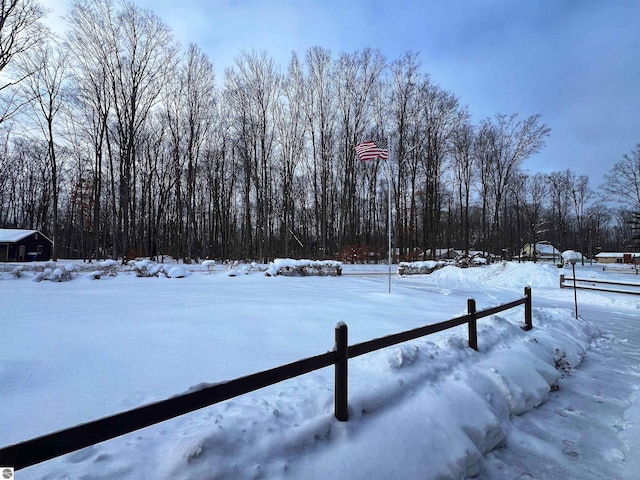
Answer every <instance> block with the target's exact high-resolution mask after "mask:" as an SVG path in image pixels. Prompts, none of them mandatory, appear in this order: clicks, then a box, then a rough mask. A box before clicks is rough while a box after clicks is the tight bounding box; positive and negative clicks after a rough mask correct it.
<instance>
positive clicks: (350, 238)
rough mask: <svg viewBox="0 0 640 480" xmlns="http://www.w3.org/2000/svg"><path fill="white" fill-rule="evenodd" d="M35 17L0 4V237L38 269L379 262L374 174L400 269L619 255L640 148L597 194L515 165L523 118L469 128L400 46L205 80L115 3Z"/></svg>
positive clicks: (541, 138)
mask: <svg viewBox="0 0 640 480" xmlns="http://www.w3.org/2000/svg"><path fill="white" fill-rule="evenodd" d="M45 14H46V12H45V11H44V10H43V9H42V7H41V6H40V5H39V4H38V3H37V2H35V1H33V0H6V1H2V3H1V10H0V79H2V81H1V82H0V134H1V138H2V142H1V143H0V227H17V228H34V229H40V230H42V231H43V232H44V233H45V234H48V235H50V236H51V237H53V239H54V241H55V252H54V257H55V258H57V257H58V256H62V257H73V258H85V259H91V258H105V257H113V258H122V257H133V256H155V255H158V254H168V255H172V256H174V257H177V258H184V259H189V260H191V259H193V260H195V259H202V258H222V259H226V258H234V259H256V260H262V261H264V260H268V259H273V258H274V257H287V256H291V257H309V258H333V257H335V256H337V255H339V254H340V252H341V250H343V249H344V248H345V247H347V246H359V247H360V248H362V246H363V245H364V246H366V247H365V249H367V250H370V251H372V252H375V251H385V249H386V242H387V221H388V218H387V217H388V214H387V193H388V192H387V189H388V188H389V183H388V182H387V172H386V169H387V167H390V169H391V172H390V173H391V176H390V178H391V182H390V185H391V190H392V191H391V193H392V201H393V215H392V226H393V229H392V230H393V235H394V239H393V242H394V247H395V248H396V250H397V252H399V253H400V255H402V257H403V258H424V255H425V254H424V252H426V251H427V250H429V249H431V250H432V251H433V250H434V249H436V248H442V247H450V248H458V249H461V250H484V251H487V252H491V253H494V254H498V255H505V256H507V257H512V256H517V252H518V251H519V249H520V248H521V247H522V246H523V244H524V243H529V242H533V241H536V240H548V241H551V242H552V243H554V245H556V246H557V247H558V248H559V249H561V250H563V249H566V248H572V249H576V250H580V251H582V252H583V253H585V254H588V253H591V254H595V253H597V250H598V249H599V248H603V249H606V250H619V249H626V248H628V247H629V246H630V242H631V240H632V238H633V231H632V227H633V222H632V219H633V212H637V211H640V189H639V188H638V186H639V185H640V178H639V177H640V168H639V162H640V160H639V158H638V157H639V153H640V147H639V148H637V149H636V150H635V151H633V152H632V154H631V155H625V156H624V159H623V160H622V161H621V162H619V163H617V164H616V165H615V166H614V168H613V169H612V171H611V173H610V174H609V175H608V176H607V178H606V181H605V184H604V185H603V186H602V188H601V193H602V194H603V195H598V194H597V192H596V191H594V190H593V189H592V188H591V187H590V186H589V179H588V177H586V176H582V175H577V174H576V173H575V172H573V171H571V170H560V171H557V172H553V173H551V174H541V173H536V174H529V173H527V172H526V171H525V170H524V168H523V164H524V162H525V161H526V160H527V159H529V158H531V157H532V156H534V155H536V154H538V153H540V152H541V151H542V150H543V148H544V145H545V139H546V138H547V137H548V135H549V134H550V129H549V127H548V126H547V125H545V124H544V123H542V122H541V117H540V115H533V116H529V117H526V118H522V117H520V116H519V115H517V114H496V115H495V116H493V117H492V118H486V119H484V120H482V121H481V122H480V123H479V124H473V123H472V121H471V117H470V114H469V112H468V110H467V108H466V107H465V106H464V105H462V104H461V101H460V99H459V98H457V97H456V96H455V95H454V94H453V93H452V92H450V91H447V90H445V89H443V88H442V87H440V86H439V85H437V84H435V83H434V82H433V81H432V80H431V78H430V76H429V75H428V74H427V73H424V72H423V71H422V69H421V65H420V62H419V59H418V56H417V55H416V54H414V53H411V52H409V53H406V54H405V55H403V56H402V57H401V58H399V59H396V60H393V61H388V60H387V59H385V58H384V57H383V56H382V55H381V54H380V52H378V51H375V50H371V49H364V50H362V51H356V52H347V53H340V54H338V55H334V54H332V52H330V51H329V50H327V49H325V48H322V47H313V48H311V49H309V50H308V51H307V52H305V54H304V56H303V57H302V58H300V57H299V56H298V55H297V54H296V53H292V56H291V60H290V62H289V64H288V66H287V67H286V71H284V72H282V71H281V69H280V68H279V67H277V66H276V65H275V64H274V61H273V60H272V59H271V58H270V57H269V56H268V54H267V53H266V52H240V53H239V55H238V56H237V58H236V60H235V65H233V66H232V67H229V68H227V69H226V70H225V72H224V77H223V79H222V82H218V80H217V78H216V75H215V71H214V68H213V64H212V62H211V60H210V59H209V58H207V56H206V55H205V54H204V53H203V51H202V50H200V48H199V47H198V46H196V45H189V46H188V47H187V48H186V49H185V48H181V47H180V46H179V45H178V44H177V43H176V42H175V40H174V39H173V37H172V34H171V31H170V29H169V28H168V27H167V25H166V24H165V23H163V22H162V20H161V19H160V18H159V17H157V16H156V15H155V14H153V13H152V12H151V11H148V10H144V9H141V8H139V7H137V6H135V5H133V4H131V3H128V2H124V1H123V2H116V1H112V0H74V1H73V2H72V4H71V8H70V11H69V14H68V16H67V18H66V22H67V31H66V35H65V36H64V38H55V37H54V36H52V35H51V34H49V32H48V31H47V30H46V28H45V27H44V26H43V25H42V24H41V21H42V19H43V18H44V16H45ZM372 138H373V139H384V140H385V141H387V142H388V145H389V148H390V152H391V154H390V161H389V163H388V164H383V163H381V162H378V161H374V162H361V161H359V160H358V158H357V156H356V154H355V150H354V147H355V145H356V144H357V143H359V142H361V141H363V140H366V139H372ZM603 160H604V159H603ZM634 188H635V190H634ZM612 196H613V197H615V199H617V200H619V201H620V202H621V203H620V205H619V206H613V204H612V203H611V202H609V200H611V199H612V198H613V197H612ZM605 200H606V201H605ZM636 218H637V217H636Z"/></svg>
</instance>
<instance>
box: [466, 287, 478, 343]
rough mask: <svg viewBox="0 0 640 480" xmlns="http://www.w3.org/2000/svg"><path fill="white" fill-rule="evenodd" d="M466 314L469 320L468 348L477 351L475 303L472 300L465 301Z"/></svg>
mask: <svg viewBox="0 0 640 480" xmlns="http://www.w3.org/2000/svg"><path fill="white" fill-rule="evenodd" d="M467 313H468V314H469V315H471V318H469V347H471V348H473V349H474V350H475V351H476V352H477V351H478V326H477V322H476V301H475V300H474V299H473V298H469V299H467Z"/></svg>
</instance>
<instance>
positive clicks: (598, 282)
mask: <svg viewBox="0 0 640 480" xmlns="http://www.w3.org/2000/svg"><path fill="white" fill-rule="evenodd" d="M565 282H573V283H571V284H565ZM578 282H580V283H578ZM585 284H591V285H585ZM599 285H611V286H616V287H631V288H635V289H636V290H624V289H621V288H611V287H608V288H603V287H600V286H599ZM574 287H575V288H579V289H581V290H595V291H598V292H610V293H630V294H632V295H640V283H632V282H617V281H615V280H596V279H593V278H572V277H565V276H564V274H561V275H560V288H574Z"/></svg>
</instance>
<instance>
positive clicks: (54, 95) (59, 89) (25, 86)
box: [20, 42, 69, 260]
mask: <svg viewBox="0 0 640 480" xmlns="http://www.w3.org/2000/svg"><path fill="white" fill-rule="evenodd" d="M68 64H69V56H68V54H67V51H66V50H65V49H63V48H61V47H60V46H58V45H52V44H50V43H48V42H47V43H40V44H38V45H37V46H35V47H33V48H32V50H31V52H30V54H29V56H25V57H23V59H22V60H21V66H20V69H21V70H22V71H23V72H25V74H26V73H28V72H34V73H32V74H29V75H26V76H25V79H26V80H25V81H24V82H23V83H22V90H23V92H24V96H25V98H28V99H29V103H28V105H29V109H28V110H27V112H28V116H29V118H30V119H31V120H32V121H33V122H34V123H35V125H37V127H38V130H39V132H40V134H41V135H42V136H43V138H44V140H45V141H46V143H47V153H48V160H49V167H50V169H51V182H52V183H51V192H52V199H53V205H52V208H53V210H52V211H53V216H52V225H51V236H52V240H53V248H52V251H51V256H52V259H53V260H57V258H58V247H59V242H58V240H59V239H58V197H59V188H58V182H59V172H58V169H59V165H58V162H59V160H58V147H57V144H56V143H57V142H56V133H57V132H56V121H57V120H58V118H59V115H58V114H59V113H60V110H61V109H62V107H63V106H64V104H65V103H66V102H65V98H64V90H63V88H64V84H65V81H66V80H67V75H68V70H67V67H68Z"/></svg>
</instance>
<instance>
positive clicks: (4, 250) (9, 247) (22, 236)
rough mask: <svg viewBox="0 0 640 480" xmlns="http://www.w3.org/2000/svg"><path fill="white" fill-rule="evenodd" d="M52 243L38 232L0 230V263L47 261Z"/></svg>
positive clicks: (12, 229) (14, 229) (13, 229)
mask: <svg viewBox="0 0 640 480" xmlns="http://www.w3.org/2000/svg"><path fill="white" fill-rule="evenodd" d="M52 247H53V242H52V241H51V240H50V239H49V238H48V237H47V236H46V235H43V234H42V233H40V232H39V231H38V230H20V229H17V228H0V262H29V261H33V260H49V259H50V258H51V249H52Z"/></svg>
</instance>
